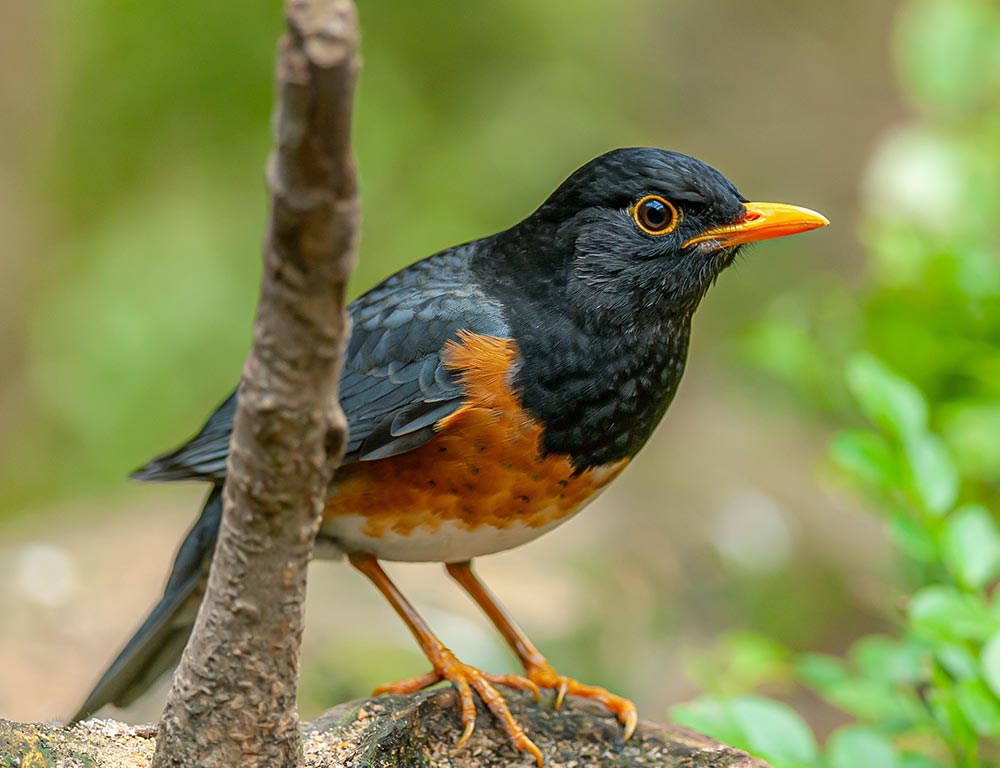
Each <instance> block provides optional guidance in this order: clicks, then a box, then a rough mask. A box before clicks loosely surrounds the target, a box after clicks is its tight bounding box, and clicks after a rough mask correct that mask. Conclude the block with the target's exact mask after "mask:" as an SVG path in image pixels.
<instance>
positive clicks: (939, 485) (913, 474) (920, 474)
mask: <svg viewBox="0 0 1000 768" xmlns="http://www.w3.org/2000/svg"><path fill="white" fill-rule="evenodd" d="M903 449H904V451H905V453H906V459H907V462H908V463H909V465H910V478H911V483H912V485H913V490H914V491H916V494H917V497H918V498H919V499H920V502H921V504H923V506H924V508H925V509H926V510H927V511H928V512H930V513H932V514H935V515H943V514H945V513H946V512H947V511H948V510H949V509H951V507H952V505H953V504H954V503H955V498H956V497H957V496H958V472H957V471H956V469H955V465H954V463H953V462H952V460H951V457H950V456H949V455H948V451H947V450H946V449H945V447H944V443H942V442H941V440H940V439H938V437H937V436H936V435H932V434H930V433H929V432H924V433H920V434H914V435H911V436H910V437H909V438H907V439H906V440H905V441H904V443H903Z"/></svg>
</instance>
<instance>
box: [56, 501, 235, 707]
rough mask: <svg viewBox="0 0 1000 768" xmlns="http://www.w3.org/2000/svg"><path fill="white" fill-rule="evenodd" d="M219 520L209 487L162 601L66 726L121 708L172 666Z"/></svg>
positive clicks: (197, 600) (200, 586)
mask: <svg viewBox="0 0 1000 768" xmlns="http://www.w3.org/2000/svg"><path fill="white" fill-rule="evenodd" d="M221 520H222V486H216V487H215V488H213V489H212V492H211V493H210V494H209V496H208V499H207V500H206V502H205V506H204V508H203V509H202V512H201V517H199V518H198V521H197V522H196V523H195V524H194V527H193V528H192V529H191V530H190V532H189V533H188V535H187V538H185V539H184V543H183V544H181V548H180V550H179V551H178V553H177V557H176V558H175V559H174V567H173V570H172V571H171V573H170V578H169V579H168V581H167V586H166V588H165V589H164V591H163V597H162V598H161V599H160V602H159V603H157V604H156V607H155V608H153V611H152V612H151V613H150V614H149V616H148V617H147V618H146V620H145V621H144V622H143V623H142V626H141V627H139V630H138V631H137V632H136V633H135V635H133V636H132V639H131V640H129V641H128V644H127V645H126V646H125V648H124V649H122V652H121V653H119V654H118V658H116V659H115V660H114V662H113V663H112V664H111V666H110V667H109V668H108V670H107V672H105V673H104V675H103V676H102V677H101V679H100V681H99V682H98V683H97V685H96V686H95V687H94V690H93V691H92V692H91V693H90V695H89V696H88V697H87V700H86V701H85V702H84V703H83V705H82V706H81V707H80V710H79V711H78V712H77V713H76V714H75V715H74V716H73V718H72V720H71V721H70V722H71V723H75V722H77V721H79V720H83V719H85V718H87V717H89V716H90V715H92V714H93V713H95V712H97V710H99V709H100V708H101V707H103V706H104V705H105V704H114V705H115V706H118V707H126V706H128V705H129V704H131V703H132V702H133V701H135V699H137V698H138V697H139V696H140V695H141V694H143V693H144V692H145V691H146V690H147V689H148V688H149V687H150V686H151V685H152V684H153V683H154V682H156V680H157V679H158V678H159V677H160V675H162V674H163V673H164V672H166V671H167V670H169V669H170V668H171V667H173V666H174V665H175V664H176V663H177V662H178V660H179V659H180V657H181V653H182V652H183V651H184V646H185V645H186V644H187V639H188V636H189V635H190V634H191V628H192V627H193V626H194V620H195V617H196V616H197V615H198V606H199V605H200V604H201V599H202V596H203V595H204V591H205V581H206V577H207V574H208V566H209V564H210V563H211V560H212V553H213V552H214V551H215V540H216V538H217V537H218V533H219V523H220V522H221Z"/></svg>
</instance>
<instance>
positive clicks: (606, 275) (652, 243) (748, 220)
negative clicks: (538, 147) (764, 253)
mask: <svg viewBox="0 0 1000 768" xmlns="http://www.w3.org/2000/svg"><path fill="white" fill-rule="evenodd" d="M524 223H525V224H528V225H529V229H530V230H532V231H533V232H534V233H536V234H541V233H543V232H544V233H547V235H546V239H548V240H549V242H550V243H551V244H552V245H553V246H554V249H553V250H554V251H555V252H556V253H558V255H559V262H560V264H559V266H560V267H561V268H562V269H561V272H562V280H563V281H564V283H563V284H564V286H565V289H566V291H567V294H568V296H569V298H570V299H571V301H573V303H574V304H577V306H581V307H586V308H587V312H588V313H595V314H596V315H600V316H602V317H603V318H605V319H606V318H607V317H608V316H609V315H614V314H615V313H619V314H621V315H623V316H631V319H632V320H633V321H634V320H635V314H636V312H643V311H644V310H648V311H650V312H653V313H656V314H660V315H663V314H665V313H666V314H670V315H676V314H677V313H683V314H685V315H688V314H690V312H692V311H693V310H694V308H695V307H696V306H697V304H698V301H699V300H700V299H701V297H702V296H703V295H704V293H705V291H706V290H707V288H708V287H709V286H710V285H711V284H712V282H713V281H714V280H715V278H716V277H717V276H718V275H719V273H720V272H721V271H722V270H723V269H725V268H726V267H727V266H728V265H729V264H731V263H732V261H733V259H734V258H735V256H736V253H737V252H738V251H739V249H740V248H741V247H742V246H744V245H745V244H747V243H752V242H756V241H758V240H766V239H769V238H774V237H783V236H785V235H792V234H796V233H798V232H805V231H807V230H810V229H815V228H817V227H822V226H826V225H827V224H829V221H827V219H826V218H825V217H823V216H822V215H820V214H818V213H816V212H815V211H811V210H809V209H807V208H799V207H797V206H793V205H784V204H780V203H753V202H749V201H748V200H747V199H746V198H745V197H744V196H743V195H741V194H740V192H739V191H738V190H737V189H736V187H735V186H734V185H733V184H732V182H730V181H729V180H728V179H727V178H726V177H725V176H723V175H722V174H721V173H719V172H718V171H717V170H715V169H714V168H712V167H710V166H708V165H706V164H705V163H702V162H700V161H699V160H695V159H694V158H693V157H688V156H687V155H682V154H680V153H678V152H668V151H666V150H662V149H649V148H632V149H617V150H613V151H611V152H608V153H606V154H604V155H601V156H600V157H598V158H596V159H595V160H592V161H591V162H589V163H587V164H586V165H585V166H583V167H582V168H580V169H579V170H577V171H576V172H575V173H573V175H571V176H570V177H569V178H568V179H567V180H566V181H565V182H563V184H562V185H560V187H559V188H558V189H557V190H556V191H555V192H553V193H552V195H551V196H550V197H549V199H548V200H547V201H546V202H545V203H544V204H543V205H542V206H541V207H540V208H539V209H538V210H537V211H536V212H535V213H534V214H533V215H532V217H530V218H529V219H528V220H526V222H524ZM550 238H551V239H550ZM552 266H556V265H552ZM550 274H551V273H550Z"/></svg>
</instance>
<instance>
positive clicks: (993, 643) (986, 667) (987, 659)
mask: <svg viewBox="0 0 1000 768" xmlns="http://www.w3.org/2000/svg"><path fill="white" fill-rule="evenodd" d="M979 663H980V666H981V667H982V673H983V679H984V680H985V681H986V684H987V685H988V686H989V687H990V690H991V691H993V693H994V695H995V696H998V697H1000V632H998V633H997V634H995V635H993V637H991V638H990V639H989V640H988V641H987V643H986V645H985V646H983V652H982V654H981V655H980V657H979Z"/></svg>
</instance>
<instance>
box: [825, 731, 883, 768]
mask: <svg viewBox="0 0 1000 768" xmlns="http://www.w3.org/2000/svg"><path fill="white" fill-rule="evenodd" d="M827 765H828V766H829V768H860V766H864V768H897V766H898V765H899V759H898V757H897V755H896V749H895V747H894V746H893V744H892V741H891V740H890V739H889V738H887V737H886V736H884V735H882V734H881V733H879V732H878V731H875V730H873V729H871V728H864V727H861V726H848V727H846V728H840V729H839V730H837V731H836V732H834V734H833V735H832V736H831V737H830V741H829V743H828V744H827Z"/></svg>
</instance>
